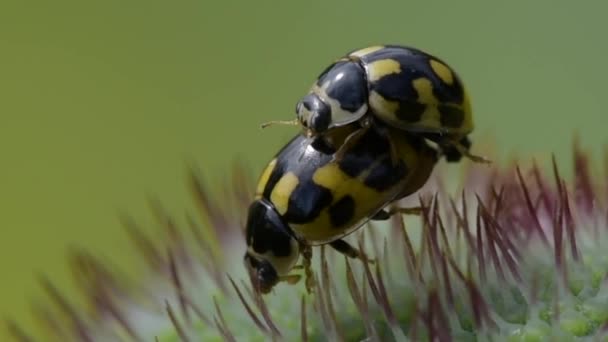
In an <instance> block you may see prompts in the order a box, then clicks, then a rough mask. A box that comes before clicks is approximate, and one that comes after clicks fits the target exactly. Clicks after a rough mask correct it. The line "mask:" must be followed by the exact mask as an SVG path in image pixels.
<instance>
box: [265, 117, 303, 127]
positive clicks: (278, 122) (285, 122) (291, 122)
mask: <svg viewBox="0 0 608 342" xmlns="http://www.w3.org/2000/svg"><path fill="white" fill-rule="evenodd" d="M299 124H300V123H299V122H298V120H297V119H293V120H273V121H268V122H264V123H263V124H261V125H260V127H261V128H266V127H268V126H272V125H288V126H297V125H299Z"/></svg>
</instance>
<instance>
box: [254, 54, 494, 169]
mask: <svg viewBox="0 0 608 342" xmlns="http://www.w3.org/2000/svg"><path fill="white" fill-rule="evenodd" d="M356 121H359V122H360V124H361V126H362V128H363V130H367V129H369V128H370V127H373V126H374V122H381V123H384V124H386V125H389V126H392V127H396V128H399V129H402V130H405V131H408V132H411V133H417V134H419V135H421V136H424V137H426V138H428V139H429V140H432V141H434V142H436V143H438V144H439V145H440V146H441V147H442V150H443V151H444V154H445V155H446V158H447V159H448V161H458V160H460V159H461V157H462V155H465V156H467V157H469V158H471V159H472V160H474V161H478V162H481V161H486V160H485V159H484V158H482V157H478V156H474V155H471V154H470V153H469V147H470V145H471V143H470V141H469V139H468V135H469V134H470V133H471V132H472V131H473V127H474V126H473V118H472V109H471V103H470V100H469V96H468V93H467V91H466V89H465V86H464V84H463V82H462V80H461V79H460V77H459V76H458V75H457V73H456V72H455V71H454V70H453V69H452V68H451V67H450V66H449V65H448V64H447V63H445V62H444V61H442V60H441V59H439V58H437V57H435V56H433V55H431V54H428V53H426V52H423V51H421V50H418V49H415V48H412V47H407V46H398V45H379V46H372V47H367V48H363V49H359V50H356V51H353V52H350V53H348V54H347V55H346V56H344V57H342V58H340V59H338V60H337V61H335V62H334V63H332V64H331V65H330V66H329V67H327V68H326V69H325V70H324V71H323V72H322V73H321V74H320V75H319V76H318V77H317V80H316V82H315V83H314V85H313V86H312V88H311V89H310V92H309V93H308V94H307V95H306V96H304V97H303V98H302V99H301V100H300V101H299V102H298V103H297V105H296V120H294V121H282V123H292V124H300V125H302V126H304V128H305V129H306V131H307V132H308V134H309V135H312V136H318V135H323V134H325V133H326V132H329V131H331V130H332V129H334V128H336V127H341V126H344V125H348V124H350V123H353V122H356ZM277 122H278V123H281V121H273V122H269V123H267V124H264V125H263V126H266V125H268V124H270V123H277ZM362 134H363V132H357V133H355V134H354V135H353V137H352V138H351V140H352V141H353V142H354V141H356V139H358V137H359V136H360V135H362ZM351 145H352V143H349V144H346V145H345V148H346V147H348V148H349V147H350V146H351ZM342 153H344V151H340V153H339V154H340V156H341V154H342Z"/></svg>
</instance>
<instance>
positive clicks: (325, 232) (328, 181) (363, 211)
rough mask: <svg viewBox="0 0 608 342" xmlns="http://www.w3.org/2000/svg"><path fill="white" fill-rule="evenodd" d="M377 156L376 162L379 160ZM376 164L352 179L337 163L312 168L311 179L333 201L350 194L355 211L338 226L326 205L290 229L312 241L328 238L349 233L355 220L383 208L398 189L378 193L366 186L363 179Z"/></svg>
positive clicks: (356, 221)
mask: <svg viewBox="0 0 608 342" xmlns="http://www.w3.org/2000/svg"><path fill="white" fill-rule="evenodd" d="M379 160H380V158H379V159H378V160H377V161H376V162H378V161H379ZM375 166H377V163H372V165H370V168H369V169H367V170H366V171H364V172H362V173H361V174H360V175H359V176H358V177H357V178H352V177H350V176H349V175H347V174H346V173H344V172H343V171H342V170H340V168H339V166H338V164H335V163H331V164H328V165H325V166H323V167H321V168H319V169H318V170H316V171H315V173H314V175H313V178H312V179H313V181H314V182H315V184H317V185H319V186H322V187H325V188H327V189H331V194H332V198H333V202H332V203H331V204H335V203H336V202H337V201H339V200H341V199H342V198H343V197H344V196H347V195H348V196H351V197H352V198H353V200H354V201H355V207H354V212H353V213H352V216H351V217H350V219H349V220H348V221H347V222H346V223H345V224H344V225H343V226H341V227H339V228H338V227H334V226H333V224H332V223H331V219H330V215H329V208H330V206H327V207H325V208H323V210H321V212H320V213H319V215H318V216H317V217H316V218H315V220H314V221H313V222H309V223H306V224H302V225H295V224H292V225H291V226H292V228H293V229H294V230H295V231H296V232H297V233H299V234H301V235H302V236H303V237H304V238H305V239H307V240H310V241H313V242H321V241H325V240H330V239H332V238H335V237H336V236H340V235H341V234H344V233H348V232H350V231H351V230H352V229H354V228H357V227H358V225H357V223H358V222H361V221H362V220H364V219H366V218H367V215H368V214H369V213H370V212H373V211H374V210H377V209H380V208H381V207H383V206H384V205H385V204H386V203H385V202H386V201H388V200H389V199H390V198H391V197H392V195H394V194H395V192H396V191H397V190H398V189H399V188H400V187H399V186H396V187H394V188H392V189H388V190H387V191H385V192H379V191H377V190H375V189H373V188H370V187H368V186H366V185H365V184H364V183H363V180H364V179H365V178H366V177H367V176H368V175H369V173H370V172H371V170H372V169H373V168H374V167H375Z"/></svg>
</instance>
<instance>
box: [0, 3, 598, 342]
mask: <svg viewBox="0 0 608 342" xmlns="http://www.w3.org/2000/svg"><path fill="white" fill-rule="evenodd" d="M607 9H608V3H607V2H600V1H589V2H578V3H577V2H574V1H549V0H546V1H508V2H507V1H503V2H490V1H482V0H478V1H442V2H439V1H437V2H431V1H424V2H423V1H406V0H400V1H384V2H381V1H379V2H372V1H365V2H363V1H353V0H350V1H333V2H329V1H306V2H301V1H298V2H296V1H293V2H288V1H263V0H257V1H225V2H224V3H223V4H221V2H219V1H216V2H215V1H214V2H212V1H204V0H199V1H171V2H170V1H156V0H146V1H116V0H104V1H97V2H85V1H65V0H56V1H52V2H51V1H27V2H26V1H13V0H2V2H1V3H0V163H1V164H0V270H1V271H0V272H1V274H2V276H1V282H0V286H1V291H0V310H1V312H0V319H2V318H3V317H14V318H17V319H18V320H19V321H21V322H24V323H25V324H26V327H27V328H28V329H34V327H31V325H30V323H31V318H30V315H29V312H30V306H29V303H30V301H32V300H38V299H40V298H44V297H43V295H42V291H41V290H40V287H39V285H38V283H37V280H36V277H37V274H46V275H49V276H51V278H52V279H53V280H55V281H56V283H57V284H58V285H59V286H60V287H62V288H65V289H68V290H69V289H71V283H70V280H69V277H68V274H69V273H68V268H67V266H66V264H65V253H66V251H67V248H68V247H69V246H73V245H78V246H83V247H85V248H87V249H90V250H92V251H93V252H94V253H100V254H102V255H105V256H108V257H110V258H111V260H113V261H115V262H116V263H118V264H121V265H122V266H123V268H126V269H130V268H131V269H132V268H133V265H136V264H137V262H138V261H137V260H136V259H135V258H134V257H133V254H131V253H132V250H131V247H130V244H129V242H128V241H127V239H126V238H125V236H126V235H125V234H124V232H123V228H122V227H121V225H120V224H119V220H118V219H117V217H118V213H119V212H120V211H122V212H127V213H129V214H131V215H132V216H133V217H135V218H136V219H138V220H141V221H142V222H144V223H146V222H148V221H150V216H151V215H150V212H149V210H148V207H147V204H146V199H147V198H148V197H149V196H157V197H159V198H160V199H161V200H162V201H163V203H165V204H166V205H167V207H168V209H169V210H170V211H171V212H173V213H176V214H182V213H183V210H184V208H185V207H187V206H188V205H189V204H188V203H189V201H190V195H189V193H188V190H187V188H186V186H185V174H186V173H185V172H186V163H187V162H189V161H194V162H196V163H198V164H199V165H200V166H201V167H202V169H203V170H204V171H205V177H206V178H207V179H209V180H220V179H222V177H223V176H224V175H225V174H226V170H227V169H229V168H230V166H231V165H232V161H233V160H234V159H236V158H241V159H243V160H246V161H248V162H249V163H250V165H251V167H252V169H251V173H252V175H256V176H257V174H258V172H259V170H260V168H261V167H262V166H263V164H264V163H265V162H266V161H267V160H268V159H269V158H270V156H271V155H272V154H274V152H275V151H276V150H277V149H278V148H279V147H280V146H281V145H282V144H283V143H284V142H285V141H286V140H287V139H289V137H291V136H292V135H294V134H295V133H296V130H295V129H294V128H293V127H274V128H272V129H268V130H265V131H261V130H260V129H259V124H260V123H262V122H264V121H266V120H272V119H290V118H292V117H293V115H294V113H293V111H294V106H295V103H296V101H297V99H298V98H299V97H300V96H301V95H302V94H304V93H305V91H306V90H307V89H308V87H309V86H310V84H311V82H312V81H313V79H314V77H315V76H316V75H317V74H318V73H319V72H320V71H321V70H322V69H323V68H324V67H325V66H326V65H327V64H328V63H329V62H331V61H332V60H333V59H334V58H336V57H338V56H340V55H341V54H343V53H345V52H347V51H349V50H351V49H354V48H359V47H364V46H367V45H372V44H377V43H398V44H408V45H412V46H416V47H419V48H422V49H426V50H428V51H429V52H432V53H434V54H437V55H438V56H440V57H441V58H443V59H445V60H446V61H447V62H448V63H450V64H451V65H452V66H454V67H455V68H456V69H457V70H458V71H459V73H460V74H461V76H462V77H463V78H464V80H465V82H466V84H467V85H468V87H469V88H470V91H471V94H472V100H473V104H474V110H475V119H476V124H477V128H476V131H475V134H474V135H473V139H475V140H476V141H479V139H483V137H491V138H492V139H494V140H495V141H496V143H497V145H498V146H499V149H498V153H499V155H500V156H507V155H511V154H513V153H517V154H519V155H523V156H542V158H545V159H548V158H549V156H550V155H549V153H550V152H554V153H555V154H556V155H557V157H558V159H559V160H560V161H564V162H569V158H570V152H571V150H570V146H571V142H572V136H573V134H574V132H575V131H578V132H579V133H580V135H581V137H582V142H583V144H584V145H585V146H588V147H592V148H594V149H596V148H597V149H596V151H599V148H598V147H601V146H603V144H604V143H606V137H605V133H604V132H605V130H606V127H607V126H608V125H607V124H606V121H605V119H604V117H605V116H606V115H607V114H608V113H606V111H605V107H604V105H602V101H603V100H601V99H602V98H604V99H606V94H605V90H606V80H607V79H608V78H607V76H608V72H607V69H606V62H605V60H606V54H607V53H608V46H607V44H608V43H607V41H606V37H605V36H606V32H608V30H607V29H608V25H607V24H606V16H605V13H606V10H607ZM477 146H478V147H479V145H477ZM2 333H3V334H4V331H2ZM0 340H5V338H4V335H0Z"/></svg>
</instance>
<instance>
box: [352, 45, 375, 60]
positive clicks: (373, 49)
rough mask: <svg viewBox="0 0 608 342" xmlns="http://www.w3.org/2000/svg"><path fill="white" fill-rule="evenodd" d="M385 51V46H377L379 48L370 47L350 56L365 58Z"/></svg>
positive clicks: (354, 52)
mask: <svg viewBox="0 0 608 342" xmlns="http://www.w3.org/2000/svg"><path fill="white" fill-rule="evenodd" d="M381 49H384V46H382V45H377V46H370V47H366V48H363V49H360V50H357V51H353V52H351V53H350V54H349V56H355V57H363V56H365V55H367V54H370V53H372V52H375V51H378V50H381Z"/></svg>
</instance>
